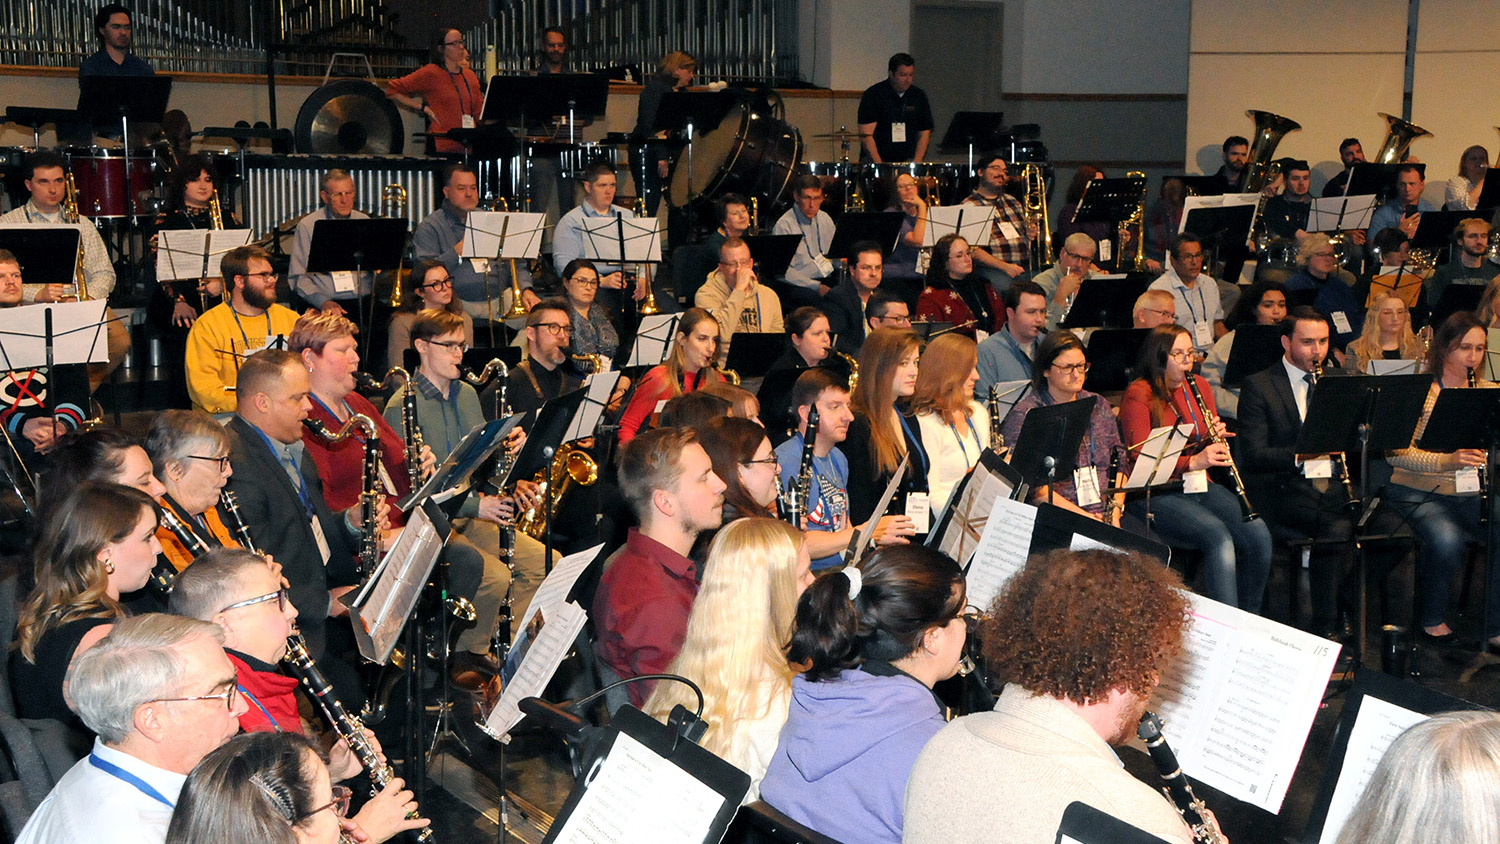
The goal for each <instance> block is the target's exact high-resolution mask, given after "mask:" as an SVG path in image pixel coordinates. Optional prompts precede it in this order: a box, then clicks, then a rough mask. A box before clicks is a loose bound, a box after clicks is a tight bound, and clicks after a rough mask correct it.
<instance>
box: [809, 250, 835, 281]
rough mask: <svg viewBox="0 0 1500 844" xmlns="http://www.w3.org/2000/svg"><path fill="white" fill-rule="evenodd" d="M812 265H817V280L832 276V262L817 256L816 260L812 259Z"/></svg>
mask: <svg viewBox="0 0 1500 844" xmlns="http://www.w3.org/2000/svg"><path fill="white" fill-rule="evenodd" d="M813 263H815V264H817V265H818V277H819V278H827V277H829V276H831V275H833V262H832V261H830V260H828V259H827V258H825V257H824V256H822V255H819V256H817V257H816V258H814V259H813Z"/></svg>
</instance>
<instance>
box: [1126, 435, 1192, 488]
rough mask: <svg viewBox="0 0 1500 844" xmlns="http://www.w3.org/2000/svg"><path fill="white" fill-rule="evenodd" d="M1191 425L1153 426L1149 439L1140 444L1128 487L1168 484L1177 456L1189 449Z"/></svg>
mask: <svg viewBox="0 0 1500 844" xmlns="http://www.w3.org/2000/svg"><path fill="white" fill-rule="evenodd" d="M1192 433H1193V427H1192V426H1191V425H1178V426H1177V427H1176V428H1175V429H1174V428H1173V427H1172V426H1170V425H1163V426H1162V427H1160V428H1152V429H1151V433H1150V434H1149V435H1148V436H1147V437H1146V441H1145V442H1144V443H1142V444H1141V446H1140V449H1141V451H1140V454H1139V455H1137V456H1136V458H1135V464H1134V465H1133V466H1131V467H1130V477H1128V478H1126V479H1125V487H1126V489H1142V488H1144V487H1147V486H1150V485H1151V484H1160V483H1166V482H1167V481H1168V480H1170V479H1171V477H1172V470H1173V469H1175V468H1176V467H1177V455H1179V454H1181V453H1182V450H1183V449H1185V448H1187V441H1188V437H1190V436H1192Z"/></svg>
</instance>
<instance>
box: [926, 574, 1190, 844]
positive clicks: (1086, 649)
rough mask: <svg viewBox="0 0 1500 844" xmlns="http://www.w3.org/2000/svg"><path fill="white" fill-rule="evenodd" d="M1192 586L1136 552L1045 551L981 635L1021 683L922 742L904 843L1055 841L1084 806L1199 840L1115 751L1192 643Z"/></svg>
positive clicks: (992, 657) (1000, 669) (1003, 670)
mask: <svg viewBox="0 0 1500 844" xmlns="http://www.w3.org/2000/svg"><path fill="white" fill-rule="evenodd" d="M1181 586H1182V584H1181V581H1180V580H1179V579H1178V577H1177V574H1176V573H1175V572H1173V571H1172V570H1171V569H1168V568H1166V567H1165V566H1163V565H1161V563H1159V562H1157V561H1155V560H1151V559H1148V558H1147V557H1145V556H1143V555H1141V554H1136V553H1131V554H1118V553H1115V552H1113V551H1105V550H1092V551H1054V552H1052V553H1050V554H1046V555H1043V556H1038V557H1032V558H1031V560H1030V561H1029V562H1028V563H1027V564H1026V567H1025V568H1024V569H1022V570H1021V572H1020V573H1019V574H1017V575H1016V576H1015V578H1014V579H1012V580H1011V581H1010V583H1009V584H1008V585H1007V586H1006V587H1005V590H1004V592H1002V593H1001V595H1000V597H999V598H998V599H996V601H995V605H994V607H993V610H992V611H991V613H990V614H989V615H988V616H986V617H985V620H984V622H983V628H984V629H983V631H982V632H981V634H980V641H982V642H983V643H984V658H985V663H986V664H987V665H988V666H989V668H990V670H992V671H994V672H995V675H996V676H999V677H1005V678H1007V679H1008V680H1009V682H1008V683H1007V684H1006V686H1005V688H1004V690H1003V691H1002V692H1001V693H1000V700H999V701H998V702H997V703H996V704H995V708H994V710H993V711H990V712H977V713H975V714H973V715H966V716H964V717H962V718H958V719H956V720H954V721H953V722H952V723H950V724H949V725H948V726H946V727H944V728H943V729H942V731H941V732H939V733H938V734H937V735H936V736H934V737H933V738H932V741H930V742H928V744H927V747H926V748H925V749H923V751H922V755H921V756H920V757H918V759H917V764H916V766H915V767H914V768H913V769H912V772H911V779H910V781H909V782H908V784H907V788H906V823H905V831H904V836H903V840H904V841H906V842H907V844H930V842H948V841H981V840H985V841H988V840H995V841H1003V842H1010V844H1052V842H1053V841H1054V840H1056V838H1057V828H1058V824H1059V823H1060V822H1061V819H1062V814H1063V810H1064V809H1066V808H1067V807H1068V805H1069V804H1070V803H1072V802H1074V801H1082V802H1084V803H1088V804H1089V805H1091V806H1093V807H1095V808H1097V809H1099V810H1101V811H1103V812H1106V813H1108V814H1111V815H1114V816H1115V817H1117V818H1119V819H1121V820H1123V821H1125V822H1127V823H1129V824H1132V825H1134V826H1136V827H1139V828H1140V829H1142V830H1144V831H1146V832H1148V833H1150V834H1152V835H1155V836H1157V837H1159V838H1163V839H1166V840H1168V841H1179V842H1183V844H1188V842H1191V841H1192V840H1193V838H1192V835H1191V833H1189V832H1188V828H1187V826H1186V825H1185V824H1184V823H1183V822H1182V818H1181V817H1179V816H1178V814H1177V811H1176V809H1174V808H1173V806H1172V804H1171V803H1169V802H1167V800H1166V799H1165V798H1164V797H1163V796H1162V795H1161V793H1160V792H1158V791H1157V790H1156V789H1155V788H1153V787H1151V786H1148V785H1146V784H1145V783H1143V782H1141V781H1139V780H1137V779H1135V778H1134V777H1132V776H1131V775H1130V774H1129V773H1128V772H1127V771H1125V769H1124V767H1123V766H1122V765H1121V764H1120V760H1119V758H1118V757H1116V756H1115V753H1114V751H1113V750H1112V749H1111V747H1112V746H1119V745H1122V744H1124V743H1126V742H1127V741H1129V740H1130V738H1131V737H1132V736H1134V735H1135V730H1136V724H1137V723H1138V722H1139V721H1140V718H1141V715H1142V713H1144V712H1145V711H1146V703H1147V701H1148V700H1149V699H1150V697H1151V693H1152V690H1153V689H1155V688H1156V685H1157V683H1158V682H1159V680H1160V678H1161V676H1162V674H1163V673H1164V672H1165V671H1166V669H1167V667H1168V665H1169V664H1170V661H1171V660H1172V659H1173V657H1175V656H1176V655H1177V653H1178V652H1179V651H1181V649H1182V639H1183V634H1184V630H1185V628H1186V627H1187V606H1188V605H1187V599H1186V597H1185V596H1184V594H1183V591H1182V588H1181ZM1018 807H1022V808H1020V809H1019V810H1018Z"/></svg>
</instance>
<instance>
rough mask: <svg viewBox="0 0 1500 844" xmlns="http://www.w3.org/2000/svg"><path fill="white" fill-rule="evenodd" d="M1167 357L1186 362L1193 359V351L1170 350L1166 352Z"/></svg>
mask: <svg viewBox="0 0 1500 844" xmlns="http://www.w3.org/2000/svg"><path fill="white" fill-rule="evenodd" d="M1167 357H1169V358H1171V359H1172V360H1175V361H1180V362H1183V363H1186V362H1187V361H1190V360H1192V359H1193V353H1192V352H1178V351H1171V352H1167Z"/></svg>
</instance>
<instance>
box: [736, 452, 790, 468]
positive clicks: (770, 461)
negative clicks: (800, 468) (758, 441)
mask: <svg viewBox="0 0 1500 844" xmlns="http://www.w3.org/2000/svg"><path fill="white" fill-rule="evenodd" d="M740 465H741V466H755V465H761V466H780V465H781V458H780V457H777V456H776V455H774V454H773V455H771V456H770V457H762V458H761V459H759V460H742V461H740Z"/></svg>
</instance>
